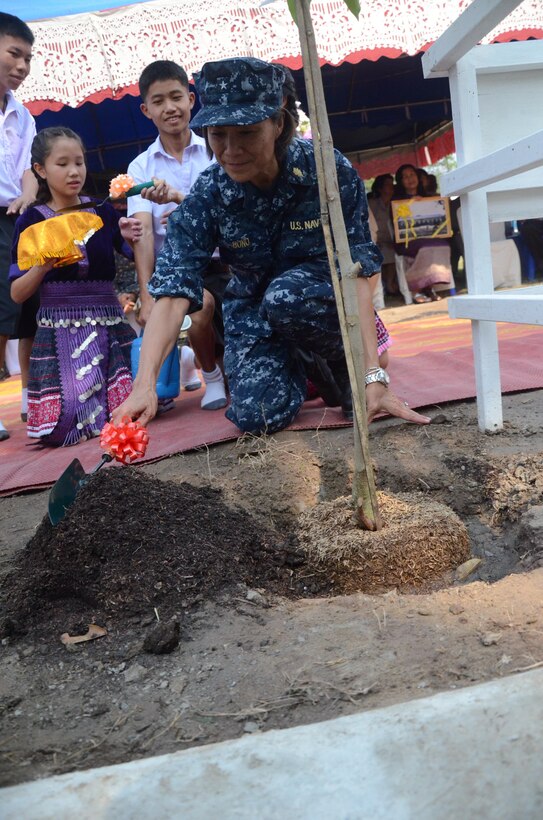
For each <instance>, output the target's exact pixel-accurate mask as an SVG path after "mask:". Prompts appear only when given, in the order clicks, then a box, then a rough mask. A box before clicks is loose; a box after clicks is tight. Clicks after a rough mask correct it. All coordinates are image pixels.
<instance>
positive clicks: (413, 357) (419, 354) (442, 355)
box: [0, 315, 543, 495]
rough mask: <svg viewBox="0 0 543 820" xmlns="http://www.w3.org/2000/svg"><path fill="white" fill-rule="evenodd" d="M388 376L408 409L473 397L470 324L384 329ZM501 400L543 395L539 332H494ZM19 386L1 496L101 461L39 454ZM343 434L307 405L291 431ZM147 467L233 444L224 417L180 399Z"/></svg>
mask: <svg viewBox="0 0 543 820" xmlns="http://www.w3.org/2000/svg"><path fill="white" fill-rule="evenodd" d="M390 330H391V335H392V338H393V342H394V344H393V347H392V349H391V361H390V366H389V372H390V376H391V380H392V385H393V389H394V391H395V392H396V393H397V394H398V396H400V397H401V398H402V399H404V400H406V401H408V402H409V404H410V406H411V407H428V406H431V405H436V404H439V405H441V404H443V403H444V402H448V401H455V400H461V399H467V398H472V397H474V396H475V379H474V372H473V352H472V348H471V332H470V323H469V322H468V321H462V320H450V319H448V317H447V316H446V315H439V316H432V317H428V318H422V319H421V320H412V321H405V322H401V323H398V324H395V325H392V327H391V328H390ZM499 339H500V357H501V373H502V389H503V392H504V393H507V392H517V391H521V390H530V389H535V388H542V387H543V330H542V329H541V328H534V327H532V326H527V325H509V324H505V325H501V326H500V327H499ZM19 392H20V382H19V379H18V378H12V379H9V380H8V381H5V382H0V418H1V419H2V421H3V422H4V424H5V426H6V427H8V429H9V430H10V433H11V438H9V439H8V440H7V441H4V442H1V443H0V494H1V495H9V494H11V493H15V492H21V491H23V490H28V489H38V488H41V487H47V486H49V485H50V484H52V483H53V482H54V481H55V480H56V479H57V478H58V476H59V475H60V474H61V473H62V471H63V470H64V469H65V467H67V466H68V464H69V463H70V461H71V460H72V459H73V458H76V457H77V458H79V459H80V461H81V462H82V464H83V466H84V468H85V469H86V470H89V469H91V468H92V467H93V466H94V465H95V464H96V463H97V462H98V461H99V459H100V454H101V451H100V446H99V444H98V442H97V440H96V439H94V440H93V441H87V442H85V443H83V444H79V445H77V446H76V447H66V448H58V449H43V448H41V447H40V445H39V444H37V443H33V442H32V440H31V439H29V438H28V437H27V436H26V429H25V425H24V424H23V423H22V422H21V421H20V419H19ZM341 426H345V422H344V420H343V418H342V416H341V413H340V411H339V410H335V409H330V408H326V407H324V405H323V403H322V402H321V400H320V399H317V400H315V401H312V402H307V403H306V404H305V405H304V407H303V409H302V411H301V412H300V414H299V415H298V417H297V419H296V422H295V423H294V424H293V425H292V427H291V428H290V429H293V430H301V429H316V428H322V429H326V428H330V427H341ZM149 433H150V444H149V448H148V451H147V454H146V457H145V461H147V462H148V461H156V460H158V459H161V458H165V457H167V456H170V455H173V454H175V453H181V452H187V451H188V450H193V449H195V448H198V447H205V446H207V445H211V444H216V443H218V442H221V441H227V440H231V439H235V438H237V435H238V432H237V429H236V427H234V425H233V424H231V423H230V422H229V421H227V420H226V419H225V417H224V414H223V412H222V411H217V412H209V411H202V410H201V409H200V394H199V392H198V393H190V394H189V393H183V394H182V396H181V397H180V399H178V400H177V402H176V407H175V409H174V410H173V411H171V412H169V413H166V414H165V415H164V416H161V417H160V418H158V419H156V420H155V421H153V422H152V423H151V425H150V428H149Z"/></svg>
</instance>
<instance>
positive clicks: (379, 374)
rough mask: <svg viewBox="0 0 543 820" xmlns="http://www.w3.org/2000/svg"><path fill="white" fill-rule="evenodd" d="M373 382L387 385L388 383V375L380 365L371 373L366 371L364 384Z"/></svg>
mask: <svg viewBox="0 0 543 820" xmlns="http://www.w3.org/2000/svg"><path fill="white" fill-rule="evenodd" d="M373 382H380V383H381V384H384V385H386V386H387V387H388V385H389V384H390V376H389V375H388V373H387V372H386V370H384V369H383V368H382V367H381V368H380V369H379V370H375V371H374V372H373V373H368V375H367V376H366V384H372V383H373Z"/></svg>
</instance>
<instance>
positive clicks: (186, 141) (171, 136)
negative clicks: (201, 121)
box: [128, 60, 229, 410]
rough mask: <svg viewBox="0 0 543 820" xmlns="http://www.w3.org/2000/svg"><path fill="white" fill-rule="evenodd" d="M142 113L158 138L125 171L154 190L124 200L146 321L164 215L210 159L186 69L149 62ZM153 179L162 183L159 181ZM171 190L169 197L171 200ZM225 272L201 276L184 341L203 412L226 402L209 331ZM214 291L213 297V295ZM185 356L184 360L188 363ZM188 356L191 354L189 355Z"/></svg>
mask: <svg viewBox="0 0 543 820" xmlns="http://www.w3.org/2000/svg"><path fill="white" fill-rule="evenodd" d="M139 89H140V94H141V98H142V100H143V102H142V104H141V111H142V112H143V114H144V115H145V116H146V117H148V118H149V119H150V120H152V121H153V123H154V124H155V125H156V127H157V129H158V137H157V139H156V140H155V141H154V143H152V145H150V146H149V148H148V149H147V150H146V151H144V152H143V153H142V154H140V155H139V156H137V157H136V158H135V159H134V160H133V161H132V162H131V163H130V165H129V166H128V174H129V175H130V176H131V177H132V178H133V179H134V181H135V182H136V183H139V182H147V181H148V180H150V179H155V180H157V183H156V186H155V188H151V189H148V191H145V192H143V195H142V196H134V197H131V198H130V199H129V200H128V216H134V217H137V218H138V219H140V220H141V223H142V226H143V236H142V238H141V240H140V241H139V242H138V243H136V244H135V245H134V258H135V263H136V272H137V275H138V284H139V288H140V302H141V311H140V317H139V321H140V322H141V324H143V325H144V324H145V323H146V322H147V319H148V318H149V315H150V313H151V309H152V307H153V298H152V297H151V296H150V294H149V292H148V290H147V285H148V283H149V280H150V279H151V276H152V275H153V271H154V269H155V260H156V257H157V255H158V253H159V252H160V250H161V248H162V245H163V243H164V237H165V234H166V222H167V216H168V215H169V214H170V213H171V211H172V204H171V203H172V201H173V202H177V204H179V203H180V202H181V201H182V199H183V198H184V196H185V195H186V194H188V192H189V191H190V188H191V187H192V185H193V183H194V182H195V180H196V179H197V177H198V175H199V174H200V172H201V171H203V170H204V169H205V168H207V167H208V165H209V164H210V163H211V162H212V160H211V159H210V157H209V155H208V153H207V148H206V145H205V142H204V140H203V139H202V138H201V137H198V136H197V135H196V134H194V133H193V132H192V131H191V130H190V128H189V122H190V116H191V111H192V108H193V106H194V94H193V92H191V91H190V89H189V81H188V77H187V74H186V72H185V71H184V69H183V68H181V66H179V65H177V64H176V63H174V62H172V61H170V60H157V61H155V62H153V63H150V64H149V65H148V66H147V67H146V68H145V69H144V70H143V72H142V74H141V77H140V79H139ZM158 180H164V181H165V182H161V183H159V182H158ZM172 192H174V193H173V198H172ZM228 278H229V277H228V274H227V273H226V271H225V269H224V268H223V267H222V265H221V264H220V262H218V260H217V261H216V262H212V265H211V266H210V270H209V271H208V276H207V277H206V279H205V284H206V289H205V290H204V304H203V308H202V310H200V311H198V312H197V313H193V314H191V319H192V327H191V329H190V331H189V340H190V343H191V345H192V348H193V350H194V354H195V355H196V357H197V359H198V360H199V363H200V365H201V368H202V374H203V377H204V382H205V385H206V391H205V395H204V396H203V398H202V401H201V406H202V409H204V410H218V409H220V408H221V407H225V406H226V403H227V401H226V391H225V386H224V378H223V375H222V371H221V369H220V367H219V366H218V365H217V364H216V360H215V343H216V336H215V331H214V329H213V321H214V318H215V326H216V328H217V326H218V330H219V334H220V325H221V316H220V309H218V310H216V307H217V308H219V304H217V305H216V302H217V303H219V302H220V299H221V297H222V294H223V292H224V288H225V286H226V284H227V282H228ZM213 291H215V294H216V297H217V299H215V298H214V297H213V295H212V293H213ZM182 353H183V355H184V361H182V383H183V385H184V386H185V388H186V389H191V388H192V389H196V388H197V387H199V386H200V383H199V382H198V381H196V374H195V371H194V356H193V354H192V351H190V349H189V348H185V347H184V348H182ZM187 357H188V358H189V361H187ZM191 357H192V358H191Z"/></svg>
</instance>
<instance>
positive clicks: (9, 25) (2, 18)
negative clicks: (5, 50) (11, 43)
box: [0, 11, 34, 46]
mask: <svg viewBox="0 0 543 820" xmlns="http://www.w3.org/2000/svg"><path fill="white" fill-rule="evenodd" d="M0 37H16V38H17V39H18V40H24V41H25V43H28V44H29V45H31V46H32V45H34V35H33V34H32V31H31V30H30V28H29V27H28V26H27V24H26V23H25V22H24V21H23V20H20V19H19V18H18V17H15V16H14V15H13V14H6V13H5V12H4V11H0Z"/></svg>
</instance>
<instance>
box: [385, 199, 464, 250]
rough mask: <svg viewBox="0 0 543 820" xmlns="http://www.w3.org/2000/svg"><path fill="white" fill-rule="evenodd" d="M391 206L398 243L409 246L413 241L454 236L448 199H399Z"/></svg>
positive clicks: (395, 237) (395, 236)
mask: <svg viewBox="0 0 543 820" xmlns="http://www.w3.org/2000/svg"><path fill="white" fill-rule="evenodd" d="M391 204H392V222H393V224H394V239H395V241H396V242H405V244H408V243H409V242H410V241H411V240H413V239H448V238H449V237H451V236H452V228H451V213H450V208H449V198H448V197H446V196H427V197H414V198H413V199H397V200H393V201H392V203H391Z"/></svg>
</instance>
